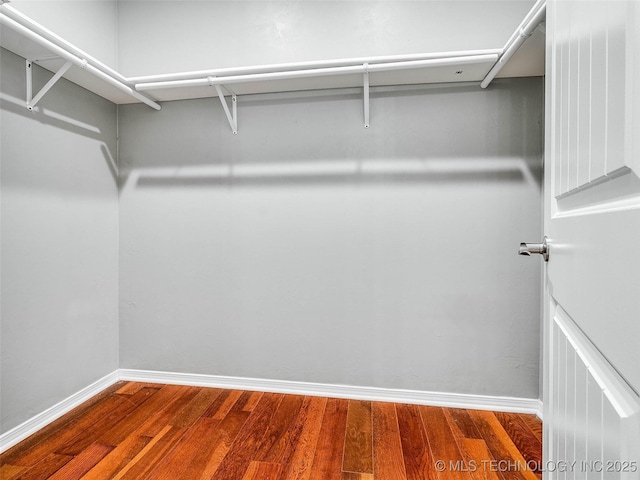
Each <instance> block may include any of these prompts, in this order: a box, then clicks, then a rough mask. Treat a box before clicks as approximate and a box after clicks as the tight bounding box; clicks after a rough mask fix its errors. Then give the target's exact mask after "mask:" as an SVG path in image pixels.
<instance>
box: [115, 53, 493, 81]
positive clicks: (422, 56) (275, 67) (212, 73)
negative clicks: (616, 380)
mask: <svg viewBox="0 0 640 480" xmlns="http://www.w3.org/2000/svg"><path fill="white" fill-rule="evenodd" d="M501 53H502V49H500V48H494V49H487V50H461V51H454V52H436V53H412V54H408V55H387V56H377V57H355V58H342V59H337V60H319V61H310V62H292V63H275V64H271V65H256V66H248V67H232V68H218V69H210V70H196V71H191V72H180V73H167V74H160V75H144V76H140V77H128V78H127V80H128V81H129V82H130V83H150V82H166V81H171V80H189V79H194V78H206V77H221V76H231V75H248V74H253V73H270V72H287V71H292V70H310V69H317V68H332V67H345V66H350V65H363V64H365V63H368V64H376V63H391V62H405V61H413V60H431V59H436V58H449V57H468V56H475V55H500V54H501Z"/></svg>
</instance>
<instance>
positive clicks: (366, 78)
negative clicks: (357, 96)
mask: <svg viewBox="0 0 640 480" xmlns="http://www.w3.org/2000/svg"><path fill="white" fill-rule="evenodd" d="M363 66H364V73H363V74H362V83H363V85H364V92H363V93H364V95H363V97H364V128H369V64H368V63H365V64H364V65H363Z"/></svg>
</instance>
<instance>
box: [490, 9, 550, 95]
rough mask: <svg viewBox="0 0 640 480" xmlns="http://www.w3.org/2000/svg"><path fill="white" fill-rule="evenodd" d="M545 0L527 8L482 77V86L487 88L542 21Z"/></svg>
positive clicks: (544, 13) (544, 14) (543, 18)
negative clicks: (490, 67) (494, 61)
mask: <svg viewBox="0 0 640 480" xmlns="http://www.w3.org/2000/svg"><path fill="white" fill-rule="evenodd" d="M546 9H547V7H546V1H545V0H538V1H537V2H536V3H535V5H534V6H533V7H532V8H531V10H529V13H527V16H526V17H525V18H524V20H523V21H522V22H521V23H520V25H519V26H518V28H517V29H516V31H515V32H513V34H512V35H511V38H509V40H508V41H507V43H506V44H505V46H504V48H503V49H502V54H501V55H500V58H498V61H497V62H496V64H495V65H494V66H493V68H492V69H491V70H489V73H487V76H486V77H484V80H482V82H481V83H480V86H481V87H482V88H487V87H488V86H489V84H490V83H491V81H492V80H493V79H494V78H495V76H496V75H497V74H498V72H500V70H502V67H504V66H505V64H506V63H507V62H508V61H509V59H510V58H511V57H512V56H513V54H514V53H516V52H517V51H518V49H519V48H520V47H521V46H522V44H523V43H524V42H525V41H526V40H527V38H529V37H530V36H531V34H532V33H533V31H534V30H535V29H536V27H537V26H538V25H539V24H540V23H541V22H544V20H545V16H546Z"/></svg>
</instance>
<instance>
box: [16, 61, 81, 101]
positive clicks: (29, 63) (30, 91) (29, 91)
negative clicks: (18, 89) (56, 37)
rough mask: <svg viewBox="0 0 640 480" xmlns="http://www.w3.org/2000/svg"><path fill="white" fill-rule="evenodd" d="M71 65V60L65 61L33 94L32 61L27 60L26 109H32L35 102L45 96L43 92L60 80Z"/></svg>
mask: <svg viewBox="0 0 640 480" xmlns="http://www.w3.org/2000/svg"><path fill="white" fill-rule="evenodd" d="M71 65H73V64H72V63H71V62H65V64H64V65H63V66H62V67H60V70H58V71H57V72H56V74H55V75H54V76H53V77H51V79H50V80H49V81H48V82H47V83H46V84H45V86H44V87H42V89H41V90H40V91H39V92H38V93H37V94H36V96H35V97H34V96H33V61H31V60H27V64H26V66H27V72H26V73H27V110H29V111H33V107H35V106H36V104H37V103H38V102H39V101H40V100H42V97H44V96H45V94H46V93H47V92H48V91H49V90H51V87H53V86H54V85H55V84H56V83H57V82H58V80H60V79H61V78H62V76H63V75H64V74H65V73H67V70H69V68H71Z"/></svg>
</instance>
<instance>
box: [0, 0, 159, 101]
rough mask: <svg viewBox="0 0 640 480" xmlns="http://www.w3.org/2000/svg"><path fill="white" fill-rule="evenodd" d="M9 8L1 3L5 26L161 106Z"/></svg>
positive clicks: (98, 75)
mask: <svg viewBox="0 0 640 480" xmlns="http://www.w3.org/2000/svg"><path fill="white" fill-rule="evenodd" d="M9 9H11V7H10V6H9V5H7V4H6V3H4V4H2V8H1V9H0V24H2V25H4V26H6V27H8V28H10V29H11V30H14V31H15V32H17V33H19V34H20V35H22V36H24V37H26V38H28V39H30V40H32V41H34V42H35V43H37V44H39V45H41V46H42V47H44V48H46V49H47V50H49V51H51V52H52V53H54V54H56V55H57V56H59V57H60V58H62V59H64V60H67V61H69V62H71V63H73V64H74V65H76V66H78V67H80V68H82V69H83V70H86V71H88V72H89V73H91V74H93V75H95V76H96V77H98V78H100V79H102V80H104V81H105V82H107V83H109V84H110V85H113V86H114V87H116V88H118V89H119V90H122V91H123V92H125V93H127V94H128V95H130V96H132V97H134V98H136V99H137V100H140V101H141V102H143V103H145V104H147V105H149V106H150V107H151V108H154V109H155V110H160V109H161V108H162V107H161V106H160V105H159V104H158V103H156V102H154V101H153V100H151V99H150V98H148V97H146V96H144V95H142V94H141V93H139V92H137V91H136V90H134V89H133V88H132V87H130V86H129V85H127V84H126V83H125V81H126V78H125V77H123V76H122V75H120V74H118V75H116V76H114V75H113V74H112V73H111V72H110V71H111V69H110V68H109V67H107V66H106V65H104V64H101V63H100V62H98V61H97V60H95V59H93V58H91V57H89V56H88V55H86V54H85V55H78V54H77V53H72V52H70V51H69V50H73V52H78V53H84V52H82V50H80V49H78V48H77V47H74V46H73V45H71V44H69V43H68V42H66V41H64V40H62V39H60V40H59V41H58V42H59V43H64V44H65V46H64V47H63V46H61V45H58V44H57V43H56V42H53V41H52V40H50V39H48V38H45V36H43V35H41V34H40V32H37V31H34V30H32V29H31V28H30V27H31V24H29V26H25V25H23V24H22V23H19V22H18V21H16V20H14V19H13V18H11V17H10V16H9V15H7V13H5V12H8V11H10V10H9ZM11 11H12V12H15V9H12V10H11ZM22 17H24V16H22ZM24 18H28V17H24ZM28 20H29V21H30V22H32V21H31V20H30V19H28ZM33 24H36V22H33ZM36 25H37V24H36ZM40 27H41V28H42V29H43V31H47V32H49V31H48V30H47V29H45V28H44V27H42V26H40ZM49 33H50V34H51V35H52V36H55V37H57V36H56V35H55V34H53V33H52V32H49ZM52 38H53V37H52ZM58 38H59V37H58ZM68 46H71V47H72V48H69V50H68V49H67V48H68ZM90 58H91V61H89V60H90ZM94 64H100V65H102V67H100V68H99V67H97V66H96V65H94ZM101 68H102V69H101ZM103 70H107V71H103ZM116 73H117V72H116ZM116 77H117V78H116ZM120 78H122V79H124V80H125V81H123V80H121V79H120Z"/></svg>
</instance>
